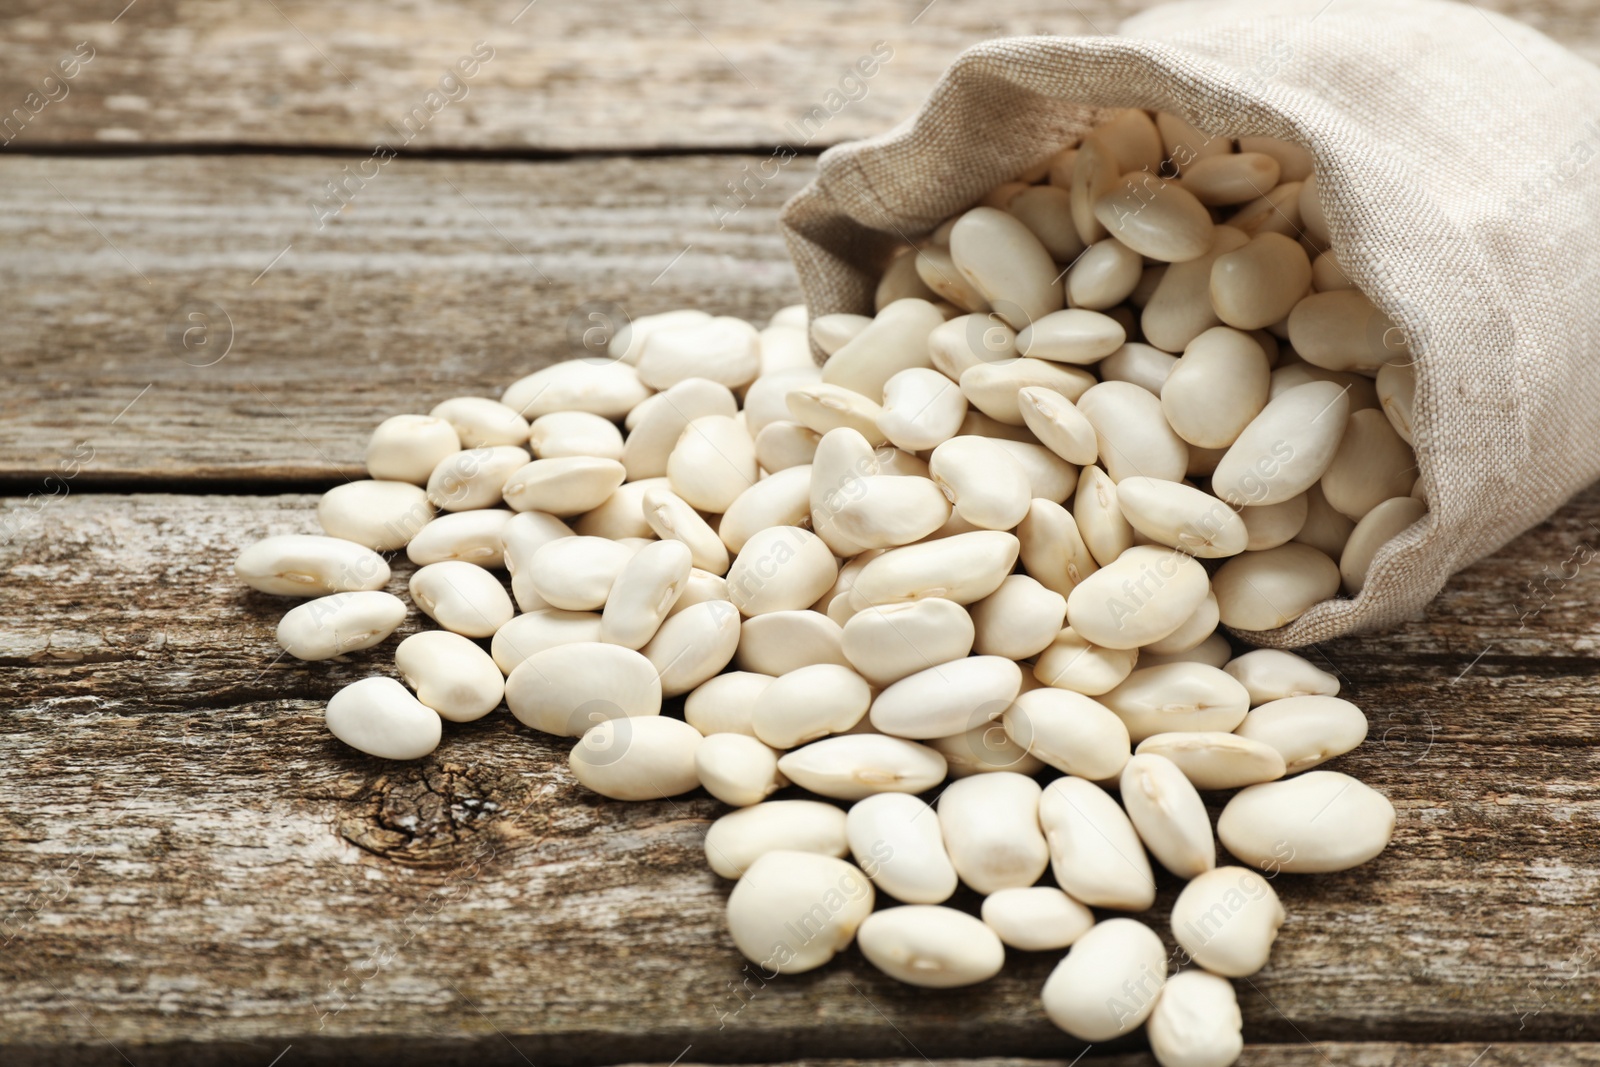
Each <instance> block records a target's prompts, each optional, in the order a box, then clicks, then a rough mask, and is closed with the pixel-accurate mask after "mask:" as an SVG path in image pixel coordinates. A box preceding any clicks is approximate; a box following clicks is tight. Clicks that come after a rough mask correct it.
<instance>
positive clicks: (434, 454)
mask: <svg viewBox="0 0 1600 1067" xmlns="http://www.w3.org/2000/svg"><path fill="white" fill-rule="evenodd" d="M459 451H461V439H460V438H459V437H457V436H456V431H455V429H454V427H452V426H451V425H450V424H449V423H448V422H445V421H444V420H443V419H439V418H435V417H433V416H432V415H394V416H392V417H390V418H387V419H384V420H383V422H381V423H379V424H378V428H377V429H375V430H373V431H372V437H371V438H370V439H368V441H367V473H368V474H370V475H372V477H374V478H377V479H380V480H390V481H396V482H410V483H412V484H413V485H426V484H427V482H428V476H429V475H431V474H432V473H433V469H434V468H435V467H437V466H438V465H439V464H440V463H443V462H444V461H445V460H446V459H448V458H449V457H451V456H453V455H455V454H456V453H457V452H459Z"/></svg>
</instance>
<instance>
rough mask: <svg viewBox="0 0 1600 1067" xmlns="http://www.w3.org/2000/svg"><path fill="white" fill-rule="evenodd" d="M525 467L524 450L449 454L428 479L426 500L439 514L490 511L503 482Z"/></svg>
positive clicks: (497, 448) (493, 448) (500, 447)
mask: <svg viewBox="0 0 1600 1067" xmlns="http://www.w3.org/2000/svg"><path fill="white" fill-rule="evenodd" d="M527 463H528V450H527V449H525V448H517V447H516V446H514V445H491V446H489V447H486V448H469V449H466V450H465V451H462V452H455V453H452V454H451V455H449V456H447V457H445V459H444V460H443V461H442V462H440V464H439V465H438V466H437V467H435V468H434V469H433V473H432V474H430V475H428V500H429V502H431V503H432V504H433V506H434V507H436V508H438V509H439V510H440V511H471V510H472V509H474V508H492V507H494V506H495V505H496V504H498V503H500V500H501V489H502V488H503V487H504V486H505V484H506V479H508V478H510V477H511V475H512V474H513V473H515V472H516V471H517V470H518V469H519V468H521V467H523V466H524V465H526V464H527ZM524 510H526V509H524Z"/></svg>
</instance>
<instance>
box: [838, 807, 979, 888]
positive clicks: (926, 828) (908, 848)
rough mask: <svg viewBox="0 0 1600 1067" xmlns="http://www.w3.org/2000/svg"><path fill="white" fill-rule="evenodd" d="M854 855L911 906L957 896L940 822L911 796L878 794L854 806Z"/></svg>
mask: <svg viewBox="0 0 1600 1067" xmlns="http://www.w3.org/2000/svg"><path fill="white" fill-rule="evenodd" d="M845 835H846V837H847V838H848V839H849V842H850V852H851V854H852V855H854V856H855V861H856V863H857V865H858V866H860V868H861V869H862V870H863V871H865V872H867V875H868V876H869V877H870V878H871V879H872V881H873V884H874V885H876V886H877V887H878V888H879V889H881V890H883V891H884V892H885V893H888V894H889V895H890V896H891V897H894V898H895V899H896V900H899V901H903V902H905V903H907V904H941V903H943V902H944V901H946V900H949V899H950V896H951V894H953V893H954V892H955V891H956V883H957V878H956V869H955V866H954V864H952V863H951V862H950V854H949V852H947V851H946V850H945V845H944V834H943V832H942V831H941V830H940V827H939V817H938V816H937V815H936V814H934V811H933V809H932V808H930V807H928V805H927V804H925V803H923V802H922V801H921V800H920V799H918V798H917V797H914V796H911V795H910V794H907V793H876V794H874V795H872V796H869V797H866V798H864V799H862V800H858V801H856V802H855V803H854V804H852V805H851V806H850V814H849V816H848V817H847V818H846V819H845Z"/></svg>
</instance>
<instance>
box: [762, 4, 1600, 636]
mask: <svg viewBox="0 0 1600 1067" xmlns="http://www.w3.org/2000/svg"><path fill="white" fill-rule="evenodd" d="M1111 107H1141V108H1148V109H1152V110H1161V111H1168V112H1172V113H1175V114H1177V115H1179V116H1182V117H1183V118H1185V119H1187V120H1188V121H1189V122H1190V123H1192V124H1193V125H1195V126H1196V127H1198V128H1199V129H1200V130H1201V131H1203V132H1205V133H1209V134H1220V135H1233V136H1248V135H1268V136H1273V137H1280V138H1283V139H1285V140H1290V141H1295V142H1298V143H1300V144H1302V145H1304V146H1306V147H1307V148H1309V149H1310V150H1311V152H1312V153H1313V155H1314V156H1315V157H1316V167H1317V173H1318V176H1319V177H1318V181H1319V183H1320V185H1321V189H1322V203H1323V207H1324V210H1325V213H1326V215H1327V217H1328V221H1329V225H1330V228H1331V231H1332V234H1333V245H1334V248H1335V250H1336V252H1337V253H1338V256H1339V260H1340V263H1341V264H1342V265H1343V267H1344V269H1345V271H1346V272H1347V273H1348V274H1349V276H1350V277H1351V279H1352V280H1354V281H1355V282H1356V283H1357V285H1359V286H1360V288H1361V289H1362V290H1364V291H1365V292H1366V293H1367V295H1368V296H1369V297H1371V298H1372V300H1373V301H1374V302H1375V303H1376V304H1377V306H1378V307H1379V308H1380V309H1381V310H1383V311H1384V312H1386V313H1387V314H1388V315H1389V316H1390V317H1391V318H1393V319H1394V321H1395V322H1396V323H1398V324H1399V325H1400V326H1401V327H1402V328H1403V329H1404V330H1405V331H1406V334H1407V336H1408V339H1409V341H1410V345H1411V350H1412V352H1413V353H1414V354H1415V357H1416V360H1417V398H1416V450H1417V457H1418V461H1419V464H1420V467H1421V473H1422V480H1423V485H1424V487H1425V489H1426V492H1427V499H1428V503H1429V505H1430V508H1431V510H1430V512H1429V514H1428V516H1427V517H1426V518H1425V519H1423V520H1421V521H1420V522H1418V523H1417V524H1416V525H1414V526H1413V527H1412V528H1411V529H1409V530H1407V531H1406V532H1405V533H1403V534H1402V535H1400V536H1399V537H1398V538H1396V539H1395V540H1394V541H1393V542H1391V543H1390V544H1389V545H1388V546H1387V547H1386V548H1384V549H1383V550H1382V551H1380V552H1379V553H1378V556H1377V559H1376V560H1375V561H1374V563H1373V565H1372V569H1371V571H1370V573H1369V576H1368V578H1367V582H1366V587H1365V589H1364V590H1363V591H1362V593H1361V595H1360V596H1359V597H1357V598H1355V599H1354V600H1344V599H1340V600H1330V601H1325V602H1323V603H1321V604H1318V605H1317V606H1316V607H1314V608H1313V609H1312V610H1311V611H1309V612H1307V613H1306V614H1305V615H1304V616H1302V617H1301V618H1300V619H1298V620H1296V621H1295V622H1293V623H1291V624H1290V625H1288V626H1285V627H1282V628H1281V629H1278V630H1271V631H1263V632H1259V633H1251V634H1245V635H1243V636H1245V637H1247V638H1248V639H1250V640H1252V641H1255V642H1257V643H1261V644H1266V645H1273V646H1279V647H1295V646H1300V645H1305V644H1309V643H1311V642H1314V641H1319V640H1323V639H1325V638H1330V637H1334V636H1337V635H1339V634H1343V633H1348V632H1351V631H1355V630H1364V629H1374V628H1378V627H1383V626H1389V625H1393V624H1394V623H1396V622H1399V621H1401V620H1403V619H1406V618H1408V617H1411V616H1413V615H1415V614H1416V613H1417V612H1418V611H1420V610H1421V609H1422V607H1423V606H1424V605H1425V604H1426V603H1427V602H1428V601H1429V600H1430V599H1431V598H1432V597H1433V596H1434V595H1435V594H1436V593H1438V591H1439V590H1440V588H1441V587H1442V586H1443V585H1444V583H1445V580H1446V579H1447V578H1448V577H1449V576H1450V575H1451V574H1452V573H1453V572H1455V571H1456V570H1458V569H1460V568H1462V567H1464V566H1466V565H1467V564H1469V563H1471V562H1473V561H1474V560H1476V559H1478V558H1480V557H1482V556H1484V555H1486V554H1487V553H1489V552H1492V551H1494V550H1495V549H1496V548H1499V547H1500V546H1501V545H1503V544H1505V543H1506V542H1507V541H1509V540H1510V539H1511V538H1512V537H1514V536H1516V535H1517V534H1518V533H1520V532H1522V531H1523V530H1526V529H1527V528H1528V527H1530V526H1532V525H1534V524H1536V523H1538V522H1540V521H1541V520H1543V519H1544V518H1545V517H1546V516H1548V515H1549V514H1550V513H1551V512H1552V511H1553V510H1555V509H1556V508H1557V507H1559V506H1560V505H1561V504H1562V502H1563V501H1565V500H1566V499H1567V498H1568V497H1569V496H1570V495H1571V494H1573V493H1574V492H1576V491H1577V490H1579V489H1581V488H1582V487H1584V486H1585V485H1587V484H1589V483H1590V482H1591V481H1593V480H1594V479H1595V477H1596V475H1597V474H1600V160H1597V159H1596V158H1595V157H1596V155H1597V154H1600V70H1597V69H1596V68H1595V67H1594V66H1591V65H1590V64H1589V63H1587V62H1585V61H1583V60H1581V59H1579V58H1578V57H1576V56H1574V55H1573V54H1571V53H1570V52H1568V51H1566V50H1565V49H1563V48H1562V47H1560V46H1559V45H1557V44H1556V43H1555V42H1553V41H1551V40H1549V39H1548V38H1546V37H1544V36H1542V35H1541V34H1539V33H1536V32H1534V31H1533V30H1531V29H1529V28H1528V27H1526V26H1524V25H1522V24H1521V23H1518V22H1514V21H1512V20H1510V19H1506V18H1502V17H1500V16H1498V15H1495V14H1492V13H1488V12H1485V11H1482V10H1481V9H1478V8H1475V7H1469V6H1464V5H1457V4H1452V3H1444V2H1439V0H1307V2H1289V3H1274V4H1272V5H1271V6H1270V8H1267V6H1266V5H1263V4H1261V3H1260V2H1259V0H1250V2H1239V0H1198V2H1192V3H1180V4H1172V5H1169V6H1166V7H1161V8H1157V9H1155V10H1153V11H1150V12H1148V13H1146V14H1143V15H1140V16H1138V17H1136V18H1134V19H1131V20H1130V21H1128V22H1126V23H1124V24H1123V25H1122V26H1121V27H1120V34H1119V35H1117V36H1101V37H1023V38H1013V39H1009V40H999V41H992V42H988V43H985V44H982V45H979V46H977V47H975V48H972V49H969V50H968V51H967V52H965V53H963V54H962V55H961V56H960V57H959V58H958V59H957V60H956V61H955V63H954V64H953V65H952V66H951V67H950V69H949V70H948V71H946V72H945V74H944V76H943V77H942V78H941V79H940V80H939V83H938V84H937V85H936V86H935V87H934V89H933V92H932V94H931V95H930V96H929V97H928V100H927V101H926V102H925V103H924V104H923V106H922V108H921V110H920V111H919V112H918V113H917V114H916V115H915V116H914V117H913V118H911V119H910V120H909V121H907V122H905V123H902V124H901V125H900V126H898V127H896V128H895V129H893V130H891V131H889V132H888V133H886V134H884V135H882V136H880V137H876V138H872V139H870V140H866V141H861V142H856V143H852V144H847V145H842V146H839V147H837V148H833V149H830V150H829V151H827V152H825V153H824V154H823V155H822V158H821V160H820V161H819V164H818V174H817V177H816V179H815V180H814V181H813V182H812V183H811V184H810V185H809V186H807V187H806V188H805V189H804V190H803V191H802V192H801V193H799V194H798V195H797V196H795V197H794V199H793V200H791V201H790V202H789V203H788V204H787V205H786V206H785V208H784V210H783V214H782V216H781V219H782V225H783V229H784V233H785V236H786V238H787V240H788V244H789V250H790V253H791V255H792V256H793V258H794V262H795V266H796V268H797V270H798V271H799V275H800V284H801V288H802V290H803V291H804V293H805V297H806V302H807V303H808V304H809V305H810V308H811V312H812V314H814V315H820V314H827V313H829V312H836V311H853V312H866V313H870V312H871V310H872V293H873V289H874V286H875V284H876V279H877V276H878V273H879V271H880V269H881V266H882V263H883V260H884V258H885V257H886V255H887V254H888V251H889V249H891V248H892V247H894V246H895V245H897V244H901V243H903V242H904V241H905V240H906V239H909V238H914V237H917V236H920V235H922V234H925V233H927V232H928V231H929V230H931V229H932V228H933V227H935V226H936V225H938V223H940V222H941V221H942V220H944V219H945V218H947V217H948V216H950V215H951V214H952V213H954V212H956V211H958V210H960V209H962V208H964V207H966V206H968V205H970V204H971V203H972V202H973V201H974V200H975V199H977V198H978V197H979V196H981V195H982V194H983V193H985V192H986V191H987V190H989V189H990V188H992V187H994V186H995V185H997V184H999V183H1000V182H1002V181H1004V180H1007V179H1010V178H1012V177H1014V176H1015V175H1016V174H1017V173H1019V172H1020V171H1022V170H1023V169H1025V168H1026V167H1027V166H1028V165H1029V164H1032V163H1034V162H1036V161H1037V160H1039V159H1040V158H1041V157H1043V156H1045V155H1047V154H1049V153H1050V152H1052V151H1053V150H1055V149H1056V148H1058V147H1060V146H1062V145H1063V144H1065V143H1070V142H1071V141H1072V140H1074V139H1075V138H1077V137H1078V136H1079V135H1080V134H1081V133H1082V132H1083V131H1084V130H1085V129H1086V128H1087V127H1088V126H1090V125H1092V124H1093V123H1094V122H1095V121H1096V118H1097V116H1098V114H1099V111H1100V109H1103V108H1111ZM1507 612H1508V614H1507V617H1508V619H1509V618H1510V617H1512V616H1514V615H1515V614H1516V611H1515V610H1514V609H1513V608H1512V607H1508V609H1507Z"/></svg>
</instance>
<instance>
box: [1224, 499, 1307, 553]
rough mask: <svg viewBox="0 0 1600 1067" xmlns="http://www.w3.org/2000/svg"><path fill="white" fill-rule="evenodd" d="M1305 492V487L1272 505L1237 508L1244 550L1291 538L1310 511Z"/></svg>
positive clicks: (1255, 549)
mask: <svg viewBox="0 0 1600 1067" xmlns="http://www.w3.org/2000/svg"><path fill="white" fill-rule="evenodd" d="M1309 493H1310V490H1309V489H1308V490H1306V492H1304V493H1301V494H1300V495H1299V496H1292V497H1290V498H1289V499H1288V500H1283V501H1280V502H1278V503H1276V504H1262V505H1260V506H1258V507H1244V508H1240V509H1239V518H1240V519H1241V520H1243V522H1244V529H1245V534H1246V540H1245V546H1244V547H1245V550H1246V551H1248V552H1263V551H1265V550H1266V549H1269V548H1277V547H1278V546H1279V545H1283V544H1288V543H1289V542H1290V541H1292V540H1294V539H1295V536H1296V535H1297V534H1299V533H1300V531H1301V530H1302V529H1303V528H1304V527H1305V524H1306V516H1307V515H1309V514H1310V512H1311V498H1310V497H1309V496H1308V495H1307V494H1309Z"/></svg>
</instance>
